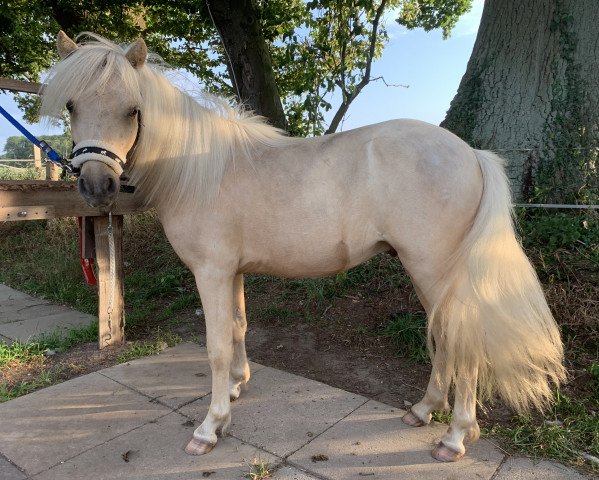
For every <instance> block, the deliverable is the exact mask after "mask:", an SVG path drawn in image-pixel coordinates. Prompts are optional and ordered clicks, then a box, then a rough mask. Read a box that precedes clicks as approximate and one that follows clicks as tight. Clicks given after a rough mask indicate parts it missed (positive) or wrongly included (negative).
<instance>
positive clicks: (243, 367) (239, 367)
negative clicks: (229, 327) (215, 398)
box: [229, 273, 250, 400]
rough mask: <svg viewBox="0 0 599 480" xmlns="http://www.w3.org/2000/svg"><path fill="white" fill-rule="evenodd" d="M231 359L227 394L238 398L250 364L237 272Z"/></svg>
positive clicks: (241, 285)
mask: <svg viewBox="0 0 599 480" xmlns="http://www.w3.org/2000/svg"><path fill="white" fill-rule="evenodd" d="M233 306H234V315H233V361H232V363H231V376H230V377H229V396H230V397H231V400H236V399H237V398H239V394H240V392H241V387H242V385H245V384H246V383H247V382H248V380H249V379H250V365H249V363H248V360H247V354H246V352H245V332H246V330H247V320H246V318H245V299H244V296H243V274H241V273H239V274H237V275H236V276H235V280H234V281H233Z"/></svg>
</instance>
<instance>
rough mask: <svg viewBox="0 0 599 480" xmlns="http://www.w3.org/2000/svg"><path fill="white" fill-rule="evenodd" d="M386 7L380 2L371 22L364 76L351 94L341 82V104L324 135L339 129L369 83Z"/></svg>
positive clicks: (385, 0) (385, 2)
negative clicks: (380, 23)
mask: <svg viewBox="0 0 599 480" xmlns="http://www.w3.org/2000/svg"><path fill="white" fill-rule="evenodd" d="M386 5H387V0H382V1H381V4H380V5H379V7H378V8H377V10H376V14H375V16H374V20H373V21H372V33H371V34H370V45H369V48H368V56H367V57H366V69H365V70H364V76H363V77H362V80H360V82H359V83H357V84H356V86H355V89H354V91H353V92H349V91H347V87H346V85H345V82H343V83H344V85H343V87H341V91H342V93H343V102H342V103H341V105H340V106H339V109H338V110H337V112H336V113H335V116H334V117H333V120H331V123H330V125H329V128H327V130H326V132H324V133H325V135H328V134H329V133H334V132H335V131H336V130H337V128H338V127H339V123H340V122H341V120H342V119H343V116H344V115H345V114H346V113H347V110H348V109H349V106H350V105H351V103H352V102H353V101H354V100H355V98H356V97H357V96H358V94H359V93H360V92H361V91H362V89H363V88H364V87H365V86H366V85H368V84H369V83H370V80H371V78H370V70H371V67H372V60H373V59H374V53H375V50H376V41H377V39H378V29H379V22H380V20H381V17H382V15H383V11H384V10H385V6H386ZM379 78H382V77H379ZM383 81H384V80H383Z"/></svg>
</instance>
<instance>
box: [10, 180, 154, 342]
mask: <svg viewBox="0 0 599 480" xmlns="http://www.w3.org/2000/svg"><path fill="white" fill-rule="evenodd" d="M145 210H147V208H146V207H144V206H143V203H142V201H141V199H140V198H139V197H138V196H136V195H135V194H130V193H120V194H119V196H118V200H117V202H116V203H115V204H114V205H113V207H112V208H111V211H112V231H113V235H114V237H113V238H114V246H115V251H114V254H115V264H116V265H115V266H116V271H115V272H112V275H115V283H114V284H113V291H112V292H111V287H110V275H111V272H110V249H109V242H108V233H107V227H108V216H107V211H106V210H105V209H103V208H93V207H90V206H89V205H87V204H86V203H85V202H84V201H83V199H82V198H81V196H80V195H79V193H78V192H77V184H76V182H57V181H43V180H12V181H0V222H6V221H9V222H10V221H23V220H41V219H48V218H58V217H91V219H90V220H91V221H92V223H93V225H92V228H91V229H90V230H93V231H88V232H84V235H85V238H87V239H88V240H89V239H91V240H92V241H93V245H89V241H88V242H86V246H85V248H84V251H87V252H88V253H87V256H86V258H90V256H92V255H93V256H94V257H95V259H96V264H97V277H98V322H99V336H98V338H99V347H100V348H104V347H107V346H110V345H118V344H121V343H123V342H124V341H125V334H124V326H125V314H124V300H123V298H124V295H123V294H124V290H123V284H124V283H123V249H122V244H123V229H122V226H123V215H125V214H131V213H138V212H143V211H145ZM82 223H83V225H89V224H90V222H89V221H85V218H84V221H83V222H82ZM111 293H112V294H113V297H112V302H110V303H111V305H110V308H109V296H110V294H111Z"/></svg>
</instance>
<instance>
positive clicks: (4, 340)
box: [0, 335, 14, 343]
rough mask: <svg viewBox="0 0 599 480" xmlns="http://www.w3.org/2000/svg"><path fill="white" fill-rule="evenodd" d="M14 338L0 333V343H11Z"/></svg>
mask: <svg viewBox="0 0 599 480" xmlns="http://www.w3.org/2000/svg"><path fill="white" fill-rule="evenodd" d="M13 341H14V340H13V339H12V338H8V337H5V336H4V335H0V343H12V342H13Z"/></svg>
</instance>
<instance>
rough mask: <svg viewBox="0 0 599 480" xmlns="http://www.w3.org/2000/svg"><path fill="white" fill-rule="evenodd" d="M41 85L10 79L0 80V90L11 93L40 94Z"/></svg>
mask: <svg viewBox="0 0 599 480" xmlns="http://www.w3.org/2000/svg"><path fill="white" fill-rule="evenodd" d="M42 87H43V84H41V83H36V82H23V81H21V80H13V79H12V78H0V89H1V90H10V91H11V92H25V93H40V90H41V89H42Z"/></svg>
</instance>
